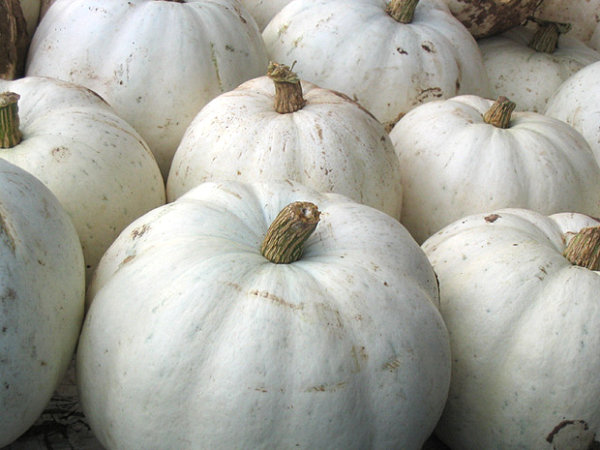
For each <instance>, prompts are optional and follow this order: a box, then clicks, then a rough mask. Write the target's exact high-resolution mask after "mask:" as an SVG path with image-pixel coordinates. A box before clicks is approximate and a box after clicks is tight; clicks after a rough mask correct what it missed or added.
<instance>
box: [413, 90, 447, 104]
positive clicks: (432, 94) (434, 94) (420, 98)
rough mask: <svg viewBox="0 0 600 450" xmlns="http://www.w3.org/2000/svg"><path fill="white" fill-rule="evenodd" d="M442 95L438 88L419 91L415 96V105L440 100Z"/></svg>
mask: <svg viewBox="0 0 600 450" xmlns="http://www.w3.org/2000/svg"><path fill="white" fill-rule="evenodd" d="M443 95H444V91H443V90H442V88H439V87H431V88H426V89H421V90H420V91H419V93H418V94H417V97H416V104H420V103H425V102H427V101H429V100H433V99H436V98H442V96H443Z"/></svg>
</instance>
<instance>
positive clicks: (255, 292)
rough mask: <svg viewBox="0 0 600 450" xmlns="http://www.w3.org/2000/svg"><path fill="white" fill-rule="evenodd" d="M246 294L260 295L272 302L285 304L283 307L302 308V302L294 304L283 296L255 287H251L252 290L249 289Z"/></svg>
mask: <svg viewBox="0 0 600 450" xmlns="http://www.w3.org/2000/svg"><path fill="white" fill-rule="evenodd" d="M248 294H250V295H256V296H257V297H262V298H266V299H269V300H271V301H272V302H274V303H275V304H277V305H281V306H285V307H288V308H290V309H293V310H295V311H298V310H301V309H304V304H303V303H300V304H298V305H296V304H294V303H290V302H288V301H286V300H284V299H283V298H281V297H278V296H277V295H275V294H271V293H270V292H268V291H259V290H257V289H253V290H251V291H249V292H248Z"/></svg>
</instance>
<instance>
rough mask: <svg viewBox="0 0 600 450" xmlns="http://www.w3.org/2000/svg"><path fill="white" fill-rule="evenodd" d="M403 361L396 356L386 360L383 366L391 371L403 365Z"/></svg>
mask: <svg viewBox="0 0 600 450" xmlns="http://www.w3.org/2000/svg"><path fill="white" fill-rule="evenodd" d="M401 364H402V363H401V362H400V360H399V359H398V358H394V359H390V360H389V361H388V362H386V363H385V364H384V365H383V368H384V369H386V370H389V371H390V372H394V371H395V370H396V369H398V368H399V367H400V366H401Z"/></svg>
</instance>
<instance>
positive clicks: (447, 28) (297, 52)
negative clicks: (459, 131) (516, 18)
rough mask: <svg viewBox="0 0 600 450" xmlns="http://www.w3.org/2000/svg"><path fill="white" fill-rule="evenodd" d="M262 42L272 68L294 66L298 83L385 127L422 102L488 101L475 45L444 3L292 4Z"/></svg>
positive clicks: (297, 0)
mask: <svg viewBox="0 0 600 450" xmlns="http://www.w3.org/2000/svg"><path fill="white" fill-rule="evenodd" d="M388 10H389V12H388ZM263 38H264V40H265V44H266V46H267V50H268V52H269V57H270V58H271V59H272V60H273V61H278V62H280V63H284V64H288V63H289V64H291V63H292V62H294V61H296V62H297V64H296V65H295V66H294V69H295V71H296V73H297V74H298V76H299V77H300V78H301V79H303V80H306V81H310V82H312V83H315V84H317V85H319V86H320V87H323V88H327V89H333V90H337V91H341V92H343V93H344V94H346V95H348V96H349V97H350V98H352V99H354V100H356V101H358V102H359V103H360V104H361V105H362V106H364V107H365V108H366V109H368V110H369V111H370V112H371V113H372V114H373V115H374V116H375V117H376V118H377V119H378V120H379V121H381V122H382V123H384V124H387V123H392V122H394V121H396V120H397V119H398V117H399V116H401V115H402V114H404V113H406V112H408V111H409V110H410V109H412V108H413V107H414V106H416V105H418V104H421V103H424V102H427V101H431V100H436V99H440V98H448V97H452V96H454V95H456V94H468V93H469V94H477V95H481V96H490V95H491V94H492V93H491V91H490V84H489V81H488V79H487V75H486V73H485V68H484V67H483V62H482V59H481V53H480V51H479V48H478V47H477V43H476V42H475V39H474V38H473V36H472V35H471V34H470V33H469V32H468V31H467V29H466V28H465V27H464V25H462V24H461V23H460V22H459V21H458V19H456V18H455V17H454V16H452V14H451V13H450V10H449V9H448V6H447V5H446V4H445V3H444V2H443V1H442V0H421V1H420V2H418V4H417V1H415V0H411V1H406V0H394V1H392V2H390V4H389V5H388V2H386V1H384V0H354V1H351V2H349V1H347V0H318V1H314V0H294V1H292V2H290V3H289V4H288V5H287V6H285V7H284V8H283V9H282V10H281V11H280V12H279V13H278V14H277V15H276V16H275V17H273V19H272V20H271V22H270V23H269V24H268V25H267V27H266V28H265V30H264V31H263Z"/></svg>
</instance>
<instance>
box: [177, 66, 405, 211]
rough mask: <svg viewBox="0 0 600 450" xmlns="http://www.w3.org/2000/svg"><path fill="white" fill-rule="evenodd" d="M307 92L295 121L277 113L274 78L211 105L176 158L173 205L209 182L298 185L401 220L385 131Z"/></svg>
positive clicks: (352, 109) (338, 101)
mask: <svg viewBox="0 0 600 450" xmlns="http://www.w3.org/2000/svg"><path fill="white" fill-rule="evenodd" d="M301 86H302V87H301V88H299V89H301V90H302V91H303V94H302V95H303V98H304V101H305V104H304V106H303V107H302V108H301V109H299V110H297V111H294V112H291V113H279V112H277V110H276V109H275V108H274V106H273V105H274V97H275V86H274V82H273V80H271V78H270V77H268V76H264V77H259V78H255V79H253V80H250V81H247V82H246V83H243V84H242V85H241V86H239V87H238V88H236V89H234V90H232V91H229V92H226V93H224V94H222V95H220V96H219V97H217V98H215V99H214V100H213V101H211V102H210V103H209V104H208V105H206V106H205V107H204V108H203V109H202V110H201V111H200V113H199V114H198V115H197V116H196V118H195V119H194V120H193V121H192V123H191V124H190V126H189V127H188V129H187V131H186V133H185V135H184V137H183V139H182V141H181V143H180V145H179V147H178V149H177V152H176V153H175V157H174V158H173V165H172V167H171V172H170V174H169V178H168V181H167V197H168V199H169V201H172V200H174V199H176V198H178V197H180V196H181V195H182V194H183V193H185V192H187V191H188V190H189V189H191V188H192V187H194V186H197V185H198V184H201V183H203V182H205V181H212V180H223V179H236V180H238V181H247V182H252V181H253V180H266V179H267V178H279V179H293V180H296V181H298V182H300V183H302V184H304V185H305V186H307V187H311V188H313V189H315V190H317V191H328V192H337V193H338V194H342V195H345V196H347V197H350V198H352V199H353V200H355V201H358V202H360V203H364V204H367V205H369V206H373V207H375V208H377V209H380V210H382V211H384V212H386V213H387V214H390V215H391V216H393V217H395V218H397V219H398V218H400V211H401V208H402V183H401V178H400V163H399V161H398V157H397V156H396V153H395V151H394V146H393V144H392V141H391V140H390V138H389V136H388V134H387V132H386V130H385V128H384V126H383V125H382V124H381V123H380V122H378V121H377V119H375V118H374V117H373V116H372V115H371V114H369V113H368V112H367V111H366V110H364V109H363V108H362V107H360V106H359V105H358V104H357V103H356V102H354V101H352V100H350V99H349V98H348V97H346V96H343V95H341V94H339V93H338V92H335V91H331V90H328V89H322V88H319V87H318V86H316V85H314V84H312V83H308V82H302V83H301Z"/></svg>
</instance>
